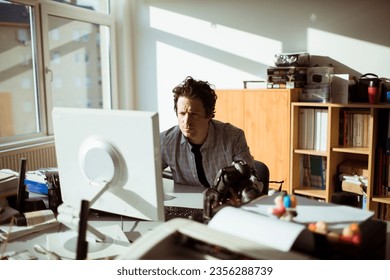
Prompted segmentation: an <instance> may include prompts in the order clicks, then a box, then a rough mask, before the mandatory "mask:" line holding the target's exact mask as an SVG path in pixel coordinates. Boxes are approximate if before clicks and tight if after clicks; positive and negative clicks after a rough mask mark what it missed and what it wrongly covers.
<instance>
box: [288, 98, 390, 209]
mask: <svg viewBox="0 0 390 280" xmlns="http://www.w3.org/2000/svg"><path fill="white" fill-rule="evenodd" d="M303 108H306V109H307V108H313V109H315V110H316V109H323V110H326V111H327V117H326V120H327V123H326V128H327V129H326V135H325V149H324V150H318V149H305V148H302V143H300V142H301V141H302V140H300V135H299V134H300V133H301V132H302V131H303V128H302V127H300V126H302V124H303V123H304V122H302V121H300V111H301V109H303ZM389 111H390V106H389V105H388V104H376V105H370V104H366V103H351V104H333V103H309V102H293V103H292V104H291V114H292V115H291V120H292V122H291V164H290V167H291V170H290V182H291V184H290V187H291V188H290V190H289V192H290V193H295V194H300V195H305V196H310V197H314V198H318V199H323V200H325V201H326V202H330V201H331V199H332V195H333V194H334V193H335V192H336V191H338V190H339V189H340V184H341V183H340V179H339V169H338V168H339V166H340V164H341V163H342V162H343V161H345V160H352V161H359V162H364V163H365V164H366V166H365V168H366V169H367V171H368V172H367V174H368V182H367V190H366V193H367V200H366V208H367V209H369V210H372V211H376V212H377V213H378V211H379V209H380V207H381V206H384V207H387V205H389V204H390V196H387V195H385V194H384V192H383V191H382V189H381V188H383V181H381V179H380V178H379V177H382V176H383V175H384V174H388V172H389V171H388V169H387V170H386V166H385V164H384V162H383V163H381V162H382V161H383V159H381V158H380V157H383V155H384V154H386V153H385V151H383V150H384V149H385V147H384V146H385V145H386V144H385V143H386V141H387V138H388V136H387V127H388V119H389ZM344 112H361V113H363V114H366V115H368V118H367V129H364V130H363V131H364V136H363V137H366V138H365V141H366V143H365V144H364V145H362V146H360V145H359V146H360V147H357V146H356V145H351V144H346V143H345V142H343V141H341V139H342V137H343V134H345V128H344V124H345V121H344V117H343V116H344V115H345V113H344ZM307 156H318V157H321V158H322V159H325V160H324V161H323V162H324V173H323V178H324V180H325V185H324V188H323V189H321V188H313V187H306V186H303V178H302V177H303V176H304V172H305V168H304V164H305V162H304V157H307ZM385 157H386V156H385ZM387 161H388V159H387ZM379 173H380V174H379ZM388 178H390V177H388ZM385 180H386V182H387V184H390V180H389V179H385Z"/></svg>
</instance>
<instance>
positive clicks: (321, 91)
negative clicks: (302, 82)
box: [299, 84, 330, 102]
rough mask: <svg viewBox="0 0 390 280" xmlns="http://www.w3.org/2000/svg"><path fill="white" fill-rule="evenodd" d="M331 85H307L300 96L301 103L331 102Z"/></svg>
mask: <svg viewBox="0 0 390 280" xmlns="http://www.w3.org/2000/svg"><path fill="white" fill-rule="evenodd" d="M329 100H330V85H329V84H321V85H306V86H305V87H304V88H303V90H302V91H301V92H300V94H299V101H304V102H329Z"/></svg>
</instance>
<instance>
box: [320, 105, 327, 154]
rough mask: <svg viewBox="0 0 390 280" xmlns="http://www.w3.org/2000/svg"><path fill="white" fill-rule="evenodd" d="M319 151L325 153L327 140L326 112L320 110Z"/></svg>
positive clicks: (325, 110)
mask: <svg viewBox="0 0 390 280" xmlns="http://www.w3.org/2000/svg"><path fill="white" fill-rule="evenodd" d="M320 114H321V127H320V130H321V132H320V137H321V138H320V147H319V148H320V151H326V148H327V140H328V110H327V109H321V113H320Z"/></svg>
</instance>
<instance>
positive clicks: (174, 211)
mask: <svg viewBox="0 0 390 280" xmlns="http://www.w3.org/2000/svg"><path fill="white" fill-rule="evenodd" d="M164 211H165V220H166V221H169V220H171V219H174V218H188V219H193V220H201V219H203V209H199V208H189V207H181V206H164Z"/></svg>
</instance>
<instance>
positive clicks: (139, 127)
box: [53, 108, 164, 221]
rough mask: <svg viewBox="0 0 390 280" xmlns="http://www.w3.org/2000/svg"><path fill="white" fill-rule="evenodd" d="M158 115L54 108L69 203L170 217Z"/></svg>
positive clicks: (141, 216)
mask: <svg viewBox="0 0 390 280" xmlns="http://www.w3.org/2000/svg"><path fill="white" fill-rule="evenodd" d="M158 121H159V120H158V114H157V113H155V112H145V111H131V110H106V109H80V108H54V109H53V127H54V137H55V147H56V154H57V162H58V172H59V177H60V184H61V195H62V200H63V202H64V204H67V205H69V206H71V207H72V208H74V209H75V211H79V210H80V206H81V201H82V200H88V201H90V202H91V205H90V206H91V208H92V209H96V210H101V211H105V212H109V213H114V214H119V215H124V216H128V217H133V218H138V219H142V220H153V221H164V206H163V203H164V201H163V200H164V198H163V197H164V196H163V184H162V172H161V159H160V133H159V124H158Z"/></svg>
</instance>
